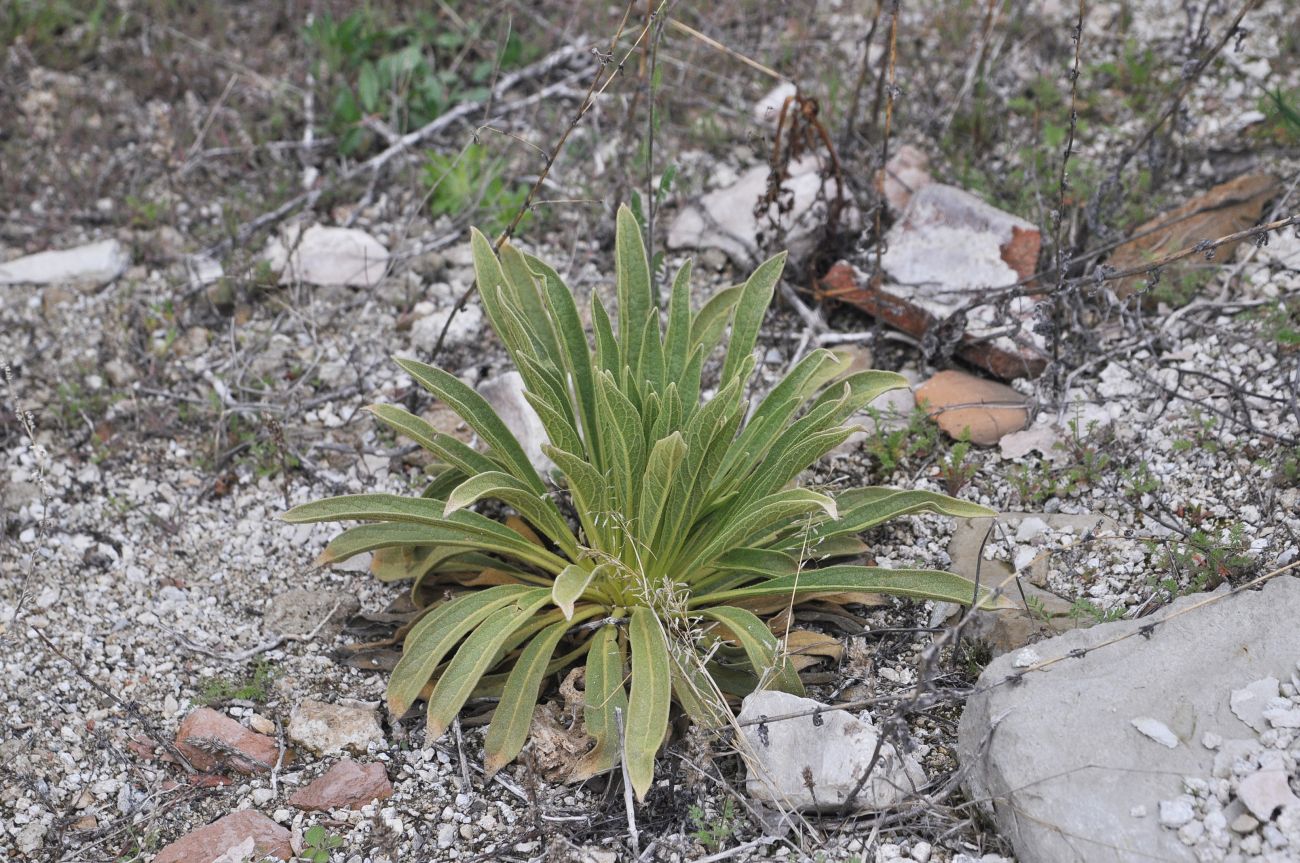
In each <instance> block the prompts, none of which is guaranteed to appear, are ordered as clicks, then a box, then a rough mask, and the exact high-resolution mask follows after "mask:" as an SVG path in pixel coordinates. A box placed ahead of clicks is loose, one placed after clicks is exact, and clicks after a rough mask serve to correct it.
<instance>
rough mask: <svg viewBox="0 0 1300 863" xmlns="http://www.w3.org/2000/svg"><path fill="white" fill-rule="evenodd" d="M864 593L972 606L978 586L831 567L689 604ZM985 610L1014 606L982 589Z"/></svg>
mask: <svg viewBox="0 0 1300 863" xmlns="http://www.w3.org/2000/svg"><path fill="white" fill-rule="evenodd" d="M844 591H862V592H865V593H887V594H890V595H892V596H906V597H911V598H913V599H937V600H939V601H941V602H955V603H957V604H959V605H970V604H971V601H972V600H973V599H974V598H975V584H974V582H972V581H970V580H969V579H966V578H963V577H962V576H960V575H956V574H955V573H951V572H940V571H938V570H933V569H884V568H882V567H872V566H849V565H844V566H828V567H826V568H825V569H814V570H811V571H807V572H801V573H799V574H798V575H787V576H782V577H781V578H773V579H770V580H768V581H764V582H760V583H759V584H756V585H752V586H750V587H740V588H733V589H731V590H722V591H718V592H715V593H707V594H696V595H694V596H692V597H691V598H690V600H688V602H687V605H688V606H690V607H691V608H696V607H706V606H711V605H718V604H722V603H727V602H730V601H732V600H736V599H748V598H750V597H764V596H791V597H793V598H794V599H795V600H796V601H797V600H798V599H799V598H800V597H805V596H809V595H811V594H815V593H839V592H844ZM980 607H981V608H1007V607H1011V603H1010V602H1009V601H1008V600H1006V599H1005V598H1002V597H995V596H994V595H993V594H992V593H991V592H990V591H989V590H988V589H987V588H983V587H982V588H980Z"/></svg>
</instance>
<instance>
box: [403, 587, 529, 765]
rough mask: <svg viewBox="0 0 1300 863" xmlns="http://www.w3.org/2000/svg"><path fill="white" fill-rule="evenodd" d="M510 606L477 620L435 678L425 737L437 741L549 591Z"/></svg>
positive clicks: (527, 597)
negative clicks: (441, 671) (436, 678)
mask: <svg viewBox="0 0 1300 863" xmlns="http://www.w3.org/2000/svg"><path fill="white" fill-rule="evenodd" d="M535 591H536V592H534V593H533V594H531V595H529V596H521V597H519V599H517V600H516V601H515V602H514V603H512V604H511V605H508V606H505V607H504V608H498V609H496V610H495V611H493V612H492V613H491V614H490V615H488V617H486V618H484V619H482V620H480V621H479V623H478V625H477V626H476V627H475V628H474V631H473V632H472V633H470V635H469V637H468V638H466V639H465V643H464V644H462V645H461V646H460V649H459V650H457V651H456V655H455V656H454V657H452V660H451V662H450V663H448V664H447V669H446V670H445V671H443V673H442V674H441V675H440V676H439V677H438V682H437V683H436V684H435V685H434V687H433V694H432V695H430V696H429V720H428V724H427V725H426V726H425V732H424V733H425V739H426V740H430V741H433V740H437V739H438V738H439V737H441V736H442V735H443V732H445V731H446V730H447V727H448V726H449V725H451V721H452V720H453V719H455V718H456V714H458V713H460V709H461V708H462V707H464V706H465V702H466V701H468V700H469V696H470V693H472V692H473V691H474V687H475V686H476V685H478V682H479V679H480V678H482V677H483V675H484V674H486V673H487V672H488V670H489V669H490V668H491V667H492V666H493V664H495V663H496V662H497V656H498V651H499V650H500V649H501V646H502V645H503V644H505V642H506V640H507V639H509V638H510V636H511V635H513V634H514V631H515V630H516V629H518V628H519V627H521V626H523V625H524V624H525V623H527V622H528V620H529V619H530V618H531V617H532V616H533V615H534V614H536V613H537V611H538V610H539V609H540V608H541V607H542V606H544V605H545V604H546V603H548V602H550V600H551V597H550V594H549V593H548V592H547V591H546V590H544V589H542V588H535Z"/></svg>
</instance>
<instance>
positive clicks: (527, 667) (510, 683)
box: [483, 621, 569, 779]
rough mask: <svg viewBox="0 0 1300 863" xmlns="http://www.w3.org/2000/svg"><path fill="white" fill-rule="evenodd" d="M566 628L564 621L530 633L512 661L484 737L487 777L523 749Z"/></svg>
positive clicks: (484, 758) (484, 761)
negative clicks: (526, 644) (552, 657)
mask: <svg viewBox="0 0 1300 863" xmlns="http://www.w3.org/2000/svg"><path fill="white" fill-rule="evenodd" d="M568 628H569V623H568V622H567V621H562V622H560V623H554V624H551V625H550V626H548V627H547V628H546V629H543V630H542V632H541V634H539V635H535V636H533V639H532V640H531V641H529V642H528V646H527V647H525V648H524V651H523V653H521V654H519V658H518V659H517V660H516V661H515V667H514V668H513V669H512V670H511V671H510V675H509V676H508V677H507V678H506V681H505V686H504V688H503V689H502V690H501V701H500V702H499V703H498V704H497V709H496V711H495V712H494V713H493V714H492V724H491V725H489V726H488V733H487V739H486V740H485V741H483V771H484V773H485V774H486V776H487V779H491V778H492V775H493V774H494V773H496V772H497V771H498V770H500V769H501V768H502V767H504V766H505V765H507V764H509V763H510V762H511V761H513V760H514V759H515V756H516V755H518V754H519V752H520V750H522V749H523V748H524V742H525V741H526V740H527V739H528V729H529V727H530V726H531V725H532V721H533V710H534V709H535V708H536V707H537V694H538V689H540V688H541V685H542V678H543V677H544V676H545V675H546V669H547V665H548V664H549V663H550V661H551V656H552V655H553V654H554V653H555V647H556V645H558V644H559V643H560V639H561V638H563V637H564V633H565V632H566V631H567V630H568Z"/></svg>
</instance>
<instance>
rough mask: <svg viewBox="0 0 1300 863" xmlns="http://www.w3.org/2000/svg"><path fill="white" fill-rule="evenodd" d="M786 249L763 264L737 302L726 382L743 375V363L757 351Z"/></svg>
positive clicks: (724, 367)
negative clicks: (764, 317)
mask: <svg viewBox="0 0 1300 863" xmlns="http://www.w3.org/2000/svg"><path fill="white" fill-rule="evenodd" d="M785 259H786V253H785V252H781V253H780V254H778V255H774V256H772V257H770V258H768V259H767V260H766V261H764V262H763V263H761V264H759V266H758V269H757V270H754V272H753V274H752V275H750V277H749V278H748V279H747V280H746V281H745V287H744V289H743V290H742V291H741V294H740V301H739V302H738V303H736V314H735V319H734V320H733V321H732V324H731V339H730V341H728V342H727V354H726V359H725V360H723V363H722V377H721V381H722V383H723V384H726V383H727V382H729V381H730V380H731V379H732V378H734V377H736V376H738V375H739V373H740V370H741V363H742V362H743V361H744V360H745V359H747V358H749V357H751V356H752V355H753V353H754V343H755V342H756V341H757V340H758V328H759V327H760V326H761V325H762V323H763V315H764V314H765V313H766V312H767V307H768V306H770V305H771V304H772V292H773V291H775V290H776V283H777V282H778V281H780V279H781V271H782V270H783V269H785Z"/></svg>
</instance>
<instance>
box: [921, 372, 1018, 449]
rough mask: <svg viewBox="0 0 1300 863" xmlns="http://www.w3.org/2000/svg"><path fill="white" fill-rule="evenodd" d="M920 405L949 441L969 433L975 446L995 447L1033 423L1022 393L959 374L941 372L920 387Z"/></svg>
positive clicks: (1002, 385)
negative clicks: (1008, 435)
mask: <svg viewBox="0 0 1300 863" xmlns="http://www.w3.org/2000/svg"><path fill="white" fill-rule="evenodd" d="M916 404H917V406H918V407H922V408H925V410H926V411H927V412H928V413H929V415H930V417H931V418H933V419H934V421H935V422H937V423H938V424H939V428H941V429H943V430H944V432H945V433H947V435H948V436H949V437H951V438H954V439H956V438H960V437H961V436H962V435H963V434H964V433H966V432H967V431H969V432H970V440H971V443H976V444H980V445H982V446H992V445H993V444H995V443H997V442H998V440H999V439H1001V438H1002V436H1003V435H1007V434H1010V433H1012V432H1016V431H1020V430H1021V429H1022V428H1024V427H1025V424H1026V423H1027V422H1028V421H1029V409H1028V403H1027V400H1026V399H1025V397H1024V396H1022V395H1021V394H1020V393H1018V392H1016V391H1015V390H1013V389H1012V388H1011V387H1009V386H1007V385H1006V384H1000V383H997V382H996V381H987V380H984V379H983V378H977V377H975V376H974V375H968V374H966V373H965V372H959V371H943V372H939V373H938V374H937V375H935V376H934V377H932V378H930V379H929V380H928V381H926V382H925V383H923V384H921V386H919V387H917V388H916Z"/></svg>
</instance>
